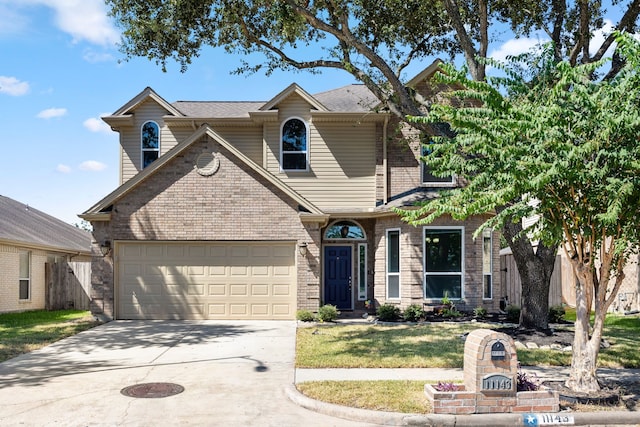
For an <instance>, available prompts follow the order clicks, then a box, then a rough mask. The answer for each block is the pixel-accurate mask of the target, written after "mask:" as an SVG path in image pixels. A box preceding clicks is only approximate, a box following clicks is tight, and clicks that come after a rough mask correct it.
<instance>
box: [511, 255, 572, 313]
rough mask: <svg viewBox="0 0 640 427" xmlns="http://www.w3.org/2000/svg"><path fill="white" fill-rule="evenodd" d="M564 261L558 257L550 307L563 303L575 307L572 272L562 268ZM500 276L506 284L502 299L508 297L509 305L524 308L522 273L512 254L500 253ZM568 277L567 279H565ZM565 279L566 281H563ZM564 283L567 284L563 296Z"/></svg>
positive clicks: (550, 293)
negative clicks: (522, 300) (571, 296)
mask: <svg viewBox="0 0 640 427" xmlns="http://www.w3.org/2000/svg"><path fill="white" fill-rule="evenodd" d="M562 267H563V266H562V259H561V257H560V255H558V256H556V263H555V266H554V267H553V274H552V275H551V284H550V286H549V306H550V307H551V306H554V305H561V304H562V303H563V302H564V303H566V304H569V305H575V296H574V297H573V299H571V298H570V295H571V285H572V284H573V283H572V277H573V276H572V274H571V270H568V271H567V269H566V268H565V269H563V268H562ZM500 274H501V275H502V283H504V292H505V293H504V295H500V298H502V297H504V296H506V297H507V298H508V301H509V302H508V303H509V304H511V305H517V306H519V307H521V306H522V302H521V301H520V298H521V295H522V282H521V280H520V273H519V272H518V267H517V266H516V262H515V260H514V259H513V255H512V254H511V253H506V252H501V253H500ZM563 275H566V276H567V277H563ZM563 279H564V280H563ZM563 283H564V284H565V288H567V289H565V290H564V295H563V289H562V286H563Z"/></svg>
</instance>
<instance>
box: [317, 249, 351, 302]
mask: <svg viewBox="0 0 640 427" xmlns="http://www.w3.org/2000/svg"><path fill="white" fill-rule="evenodd" d="M351 294H352V292H351V246H325V247H324V303H325V304H333V305H335V306H336V307H338V309H342V310H350V309H352V308H353V307H352V306H351V300H352V298H351Z"/></svg>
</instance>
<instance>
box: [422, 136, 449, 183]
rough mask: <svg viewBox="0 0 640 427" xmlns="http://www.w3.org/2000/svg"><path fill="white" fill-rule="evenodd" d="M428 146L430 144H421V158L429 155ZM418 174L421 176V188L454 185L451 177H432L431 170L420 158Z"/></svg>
mask: <svg viewBox="0 0 640 427" xmlns="http://www.w3.org/2000/svg"><path fill="white" fill-rule="evenodd" d="M429 144H431V142H427V143H423V144H422V151H421V154H422V157H427V156H428V155H429V154H430V153H431V150H430V149H429ZM420 173H421V174H422V180H421V182H422V185H423V186H430V187H450V186H453V185H454V184H455V179H454V177H453V176H445V177H439V176H435V175H433V174H432V173H431V169H430V168H429V166H427V164H426V163H425V162H424V160H423V159H422V158H421V159H420Z"/></svg>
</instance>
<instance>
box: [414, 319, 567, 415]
mask: <svg viewBox="0 0 640 427" xmlns="http://www.w3.org/2000/svg"><path fill="white" fill-rule="evenodd" d="M517 384H518V356H517V354H516V347H515V345H514V343H513V339H511V337H510V336H509V335H506V334H503V333H500V332H496V331H492V330H490V329H476V330H474V331H473V332H471V333H470V334H469V335H468V336H467V339H466V342H465V345H464V385H463V386H459V387H458V390H456V391H445V392H439V391H437V390H435V389H434V387H433V386H432V385H430V384H426V385H425V393H426V395H427V397H428V398H429V400H430V401H431V402H432V406H433V412H434V413H451V414H472V413H505V412H539V411H545V412H557V411H558V410H559V400H558V393H557V392H553V391H551V390H539V391H521V392H518V390H517Z"/></svg>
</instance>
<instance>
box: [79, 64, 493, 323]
mask: <svg viewBox="0 0 640 427" xmlns="http://www.w3.org/2000/svg"><path fill="white" fill-rule="evenodd" d="M437 65H438V62H436V63H434V64H433V65H431V66H430V67H429V68H427V69H426V70H425V71H423V72H422V73H420V74H419V75H418V76H416V77H415V78H414V79H413V80H411V81H410V82H409V83H408V86H410V87H413V88H414V89H415V90H417V91H419V92H421V93H422V94H423V95H425V96H427V97H429V96H435V95H437V93H438V91H439V90H442V89H443V88H441V87H436V86H434V85H432V84H431V83H430V78H431V77H432V75H433V73H434V72H435V70H436V68H437ZM377 105H378V101H377V100H376V99H375V97H374V96H373V95H372V93H371V92H370V91H369V90H368V89H367V88H366V87H365V86H364V85H357V84H354V85H348V86H346V87H341V88H337V89H335V90H330V91H326V92H322V93H318V94H314V95H311V94H309V93H307V92H306V91H305V90H304V89H303V88H301V87H299V86H298V85H296V84H292V85H290V86H289V87H287V88H285V89H284V90H282V91H281V92H279V93H276V94H275V96H274V97H273V98H272V99H270V100H268V101H266V102H265V101H249V102H217V101H211V102H209V101H203V102H190V101H179V102H174V103H169V102H167V101H165V100H164V99H163V98H162V97H161V96H159V95H158V94H157V93H156V92H154V91H153V90H152V89H151V88H146V89H144V90H143V91H142V92H141V93H139V94H138V95H137V96H135V97H134V98H133V99H132V100H130V101H129V102H128V103H126V104H125V105H124V106H122V107H121V108H119V109H118V110H117V111H115V112H114V113H113V114H112V115H110V116H107V117H103V120H104V121H105V122H107V123H108V124H109V125H110V126H111V127H112V129H114V130H115V131H117V132H119V133H120V163H121V165H120V186H119V187H118V188H117V189H115V191H113V192H112V193H111V194H109V195H107V196H106V197H105V198H103V199H102V200H100V201H99V202H98V203H97V204H95V205H94V206H93V207H91V208H90V209H88V210H87V211H86V212H84V213H83V214H82V215H81V217H82V218H84V219H86V220H88V221H91V223H92V225H93V228H94V241H95V242H96V243H95V247H94V253H95V254H97V253H99V251H98V246H101V249H102V250H105V251H109V252H108V254H107V256H105V257H102V256H96V257H94V264H93V284H92V295H91V299H92V309H93V310H94V312H96V314H98V313H102V314H105V315H106V316H110V317H113V318H117V319H174V318H175V319H218V318H230V319H247V318H249V319H294V318H295V314H296V310H298V309H309V310H313V311H315V310H317V309H318V308H319V307H320V306H321V305H324V304H334V305H336V306H337V307H338V309H339V310H341V311H343V312H344V311H351V310H353V311H354V312H356V313H358V312H361V313H362V312H364V311H365V310H366V305H368V304H366V303H368V302H370V303H371V304H373V306H372V308H371V309H370V310H371V311H373V310H374V308H373V307H376V306H379V305H380V304H385V303H389V304H396V305H398V306H400V307H401V308H404V307H406V306H408V305H409V304H419V305H421V306H422V305H425V306H429V305H435V304H438V303H440V302H441V300H442V298H443V297H445V296H447V297H449V298H451V299H452V300H454V301H455V302H456V303H457V305H458V308H459V309H461V310H473V309H474V308H476V307H479V306H483V307H486V308H487V309H488V310H497V309H498V307H499V300H500V297H501V296H502V295H503V292H504V291H503V290H502V289H501V284H500V274H499V239H498V238H497V234H495V233H491V232H489V231H487V232H485V233H484V234H482V235H481V236H480V237H478V238H476V239H474V238H473V233H474V232H475V231H476V229H477V227H478V226H479V225H480V224H481V223H482V222H483V221H484V220H485V219H486V218H484V217H474V218H471V219H469V220H468V221H465V222H456V221H453V220H451V219H447V218H441V219H439V220H438V221H436V222H435V223H433V224H432V225H430V226H428V227H413V226H410V225H408V224H406V223H404V222H402V221H401V220H400V219H399V217H398V216H397V215H396V214H395V213H394V212H393V210H392V208H393V207H410V206H412V205H413V204H414V203H415V202H416V201H420V200H425V199H428V198H430V197H434V196H435V195H436V194H437V191H438V190H439V189H442V188H446V187H452V186H455V185H458V181H457V179H456V178H455V177H450V178H437V177H434V176H433V175H431V174H430V173H429V171H428V169H427V168H425V167H423V164H422V162H420V160H419V159H420V157H421V153H422V148H421V145H420V143H419V141H418V140H417V138H413V140H411V139H410V138H406V137H407V136H411V134H412V133H411V132H407V134H406V135H403V134H399V133H398V132H397V131H396V130H397V129H400V128H402V126H399V123H398V121H397V119H396V118H395V117H394V116H393V115H391V114H389V113H385V112H380V111H378V109H377V108H376V107H377ZM404 128H406V126H405V127H404ZM413 134H415V132H413ZM403 136H404V137H403Z"/></svg>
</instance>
